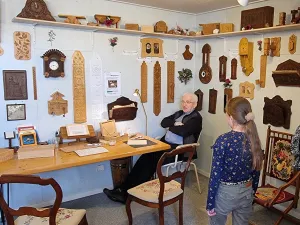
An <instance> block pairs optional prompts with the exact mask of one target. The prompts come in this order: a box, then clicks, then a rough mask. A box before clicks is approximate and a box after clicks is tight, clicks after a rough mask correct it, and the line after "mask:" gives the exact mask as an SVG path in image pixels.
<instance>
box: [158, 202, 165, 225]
mask: <svg viewBox="0 0 300 225" xmlns="http://www.w3.org/2000/svg"><path fill="white" fill-rule="evenodd" d="M158 212H159V225H164V224H165V217H164V207H163V206H161V205H160V206H159V208H158Z"/></svg>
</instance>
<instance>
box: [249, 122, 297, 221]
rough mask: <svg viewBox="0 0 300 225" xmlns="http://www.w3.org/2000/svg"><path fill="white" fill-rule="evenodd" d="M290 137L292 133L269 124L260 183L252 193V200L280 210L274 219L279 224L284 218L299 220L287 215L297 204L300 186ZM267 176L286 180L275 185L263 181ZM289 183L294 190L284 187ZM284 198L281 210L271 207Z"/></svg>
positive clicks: (272, 178)
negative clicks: (282, 183)
mask: <svg viewBox="0 0 300 225" xmlns="http://www.w3.org/2000/svg"><path fill="white" fill-rule="evenodd" d="M292 137H293V135H292V134H289V133H284V132H279V131H275V130H271V127H270V126H269V127H268V131H267V140H266V150H265V157H264V166H263V170H262V175H261V176H262V180H261V181H262V184H261V186H260V187H259V188H258V189H257V191H256V193H255V199H254V202H255V203H257V204H259V205H261V206H263V207H266V208H268V209H271V210H273V211H276V212H278V213H280V214H281V216H280V218H279V219H278V220H277V221H276V223H275V224H276V225H278V224H280V222H281V221H282V219H283V218H286V219H289V220H292V221H294V222H297V223H299V222H300V221H299V220H297V219H296V218H293V217H291V216H290V215H288V213H289V211H290V210H291V209H292V208H297V205H298V199H299V189H300V171H295V170H294V169H293V163H294V156H293V155H292V154H291V140H292ZM266 178H268V179H271V180H273V181H275V179H276V180H280V181H283V182H286V183H285V184H284V185H282V186H280V187H276V186H274V185H271V184H268V183H266ZM293 186H294V187H293ZM288 187H293V188H294V191H293V193H291V192H288V191H287V190H286V189H287V188H288ZM285 202H290V204H289V205H288V207H287V208H286V209H285V210H284V211H280V210H279V209H278V208H275V207H274V206H275V205H277V204H281V203H285Z"/></svg>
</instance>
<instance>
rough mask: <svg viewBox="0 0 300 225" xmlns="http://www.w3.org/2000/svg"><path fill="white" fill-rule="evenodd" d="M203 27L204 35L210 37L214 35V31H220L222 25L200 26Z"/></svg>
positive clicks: (209, 24)
mask: <svg viewBox="0 0 300 225" xmlns="http://www.w3.org/2000/svg"><path fill="white" fill-rule="evenodd" d="M199 25H200V26H202V27H203V30H202V32H203V34H204V35H208V34H212V33H213V31H214V29H220V23H208V24H199Z"/></svg>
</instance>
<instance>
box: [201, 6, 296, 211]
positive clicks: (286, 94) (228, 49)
mask: <svg viewBox="0 0 300 225" xmlns="http://www.w3.org/2000/svg"><path fill="white" fill-rule="evenodd" d="M262 6H273V7H274V8H275V12H274V25H277V24H278V14H279V12H287V14H289V13H290V11H291V9H297V8H298V6H299V0H289V1H282V0H270V1H267V2H265V3H256V4H251V5H249V6H248V7H246V8H243V7H237V8H232V9H227V10H222V11H217V12H212V13H207V14H202V15H198V16H197V24H199V23H212V22H221V23H226V22H227V23H234V25H235V30H236V31H237V30H239V29H240V18H241V16H240V15H241V11H242V10H245V9H251V8H257V7H262ZM288 21H290V18H289V17H288V18H287V23H288ZM291 34H295V35H296V36H298V39H299V36H300V31H299V30H297V31H286V32H279V33H269V34H262V35H258V34H257V35H247V36H240V37H229V38H225V39H217V38H216V39H209V40H203V41H199V42H197V60H196V62H197V64H196V70H197V72H198V71H199V70H200V68H201V66H202V53H201V51H202V47H203V45H204V44H206V43H208V44H210V46H211V51H212V52H211V56H210V62H211V63H210V64H211V68H212V73H213V78H212V80H211V82H210V83H209V84H202V83H201V82H200V80H199V79H195V89H198V88H200V89H201V90H202V91H203V93H204V98H203V109H202V111H201V112H200V113H201V114H202V116H203V118H204V120H203V132H202V136H201V146H200V148H199V150H198V155H199V158H198V161H197V165H198V167H199V171H200V172H202V173H204V174H209V171H210V167H211V158H212V151H211V148H210V147H211V146H212V145H213V143H214V141H215V140H216V138H217V137H218V136H219V135H220V134H222V133H225V132H227V131H229V126H228V125H227V122H226V119H225V114H224V112H223V107H224V103H223V95H224V88H223V82H222V83H221V82H219V57H220V56H222V55H225V56H227V57H228V60H227V78H230V71H231V59H232V57H233V55H234V54H232V53H235V52H238V45H239V41H240V39H241V38H242V37H247V38H248V40H249V41H251V42H253V43H254V57H253V58H254V72H253V73H252V74H251V75H250V76H249V77H247V76H246V75H244V73H243V72H242V69H241V66H240V61H239V57H238V56H237V55H236V54H235V55H234V57H235V58H237V59H238V66H237V80H232V82H233V86H232V89H233V97H235V96H238V95H239V84H240V83H241V82H245V81H248V82H251V83H254V84H255V80H257V79H259V76H260V55H262V52H260V51H259V50H258V45H257V41H258V40H262V41H263V38H266V37H281V52H280V54H281V55H280V57H273V58H271V57H268V62H267V78H266V86H265V88H260V87H259V86H258V85H255V92H254V99H253V100H250V102H251V105H252V110H253V112H254V114H255V116H256V118H255V122H256V125H257V128H258V131H259V136H260V139H261V142H262V147H263V148H264V147H265V140H266V133H267V126H268V125H265V124H263V106H264V97H268V98H273V97H274V96H276V95H280V96H281V97H282V98H283V99H284V100H289V99H291V100H292V101H293V103H292V116H291V123H290V129H289V130H286V129H284V128H282V127H280V128H274V127H273V129H276V130H279V131H285V132H288V133H294V132H295V130H296V128H297V126H298V125H299V124H300V119H299V116H298V115H299V113H300V107H299V105H298V102H299V99H298V96H299V95H300V88H298V87H282V86H281V87H276V86H275V84H274V81H273V78H272V71H274V70H276V67H277V65H278V64H279V63H282V62H284V61H286V60H288V59H292V60H295V61H297V62H299V55H300V50H299V49H300V42H299V41H298V43H297V52H296V53H295V54H294V55H291V54H290V53H289V52H288V41H289V37H290V35H291ZM211 88H215V89H216V90H218V99H217V110H216V114H210V113H208V102H209V89H211ZM298 208H299V207H298ZM298 211H299V209H298ZM299 212H300V211H299Z"/></svg>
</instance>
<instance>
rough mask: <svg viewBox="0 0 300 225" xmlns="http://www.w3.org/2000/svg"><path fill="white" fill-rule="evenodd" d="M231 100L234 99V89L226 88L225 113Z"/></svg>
mask: <svg viewBox="0 0 300 225" xmlns="http://www.w3.org/2000/svg"><path fill="white" fill-rule="evenodd" d="M230 99H232V89H231V88H225V89H224V113H226V105H227V103H228V102H229V100H230Z"/></svg>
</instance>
